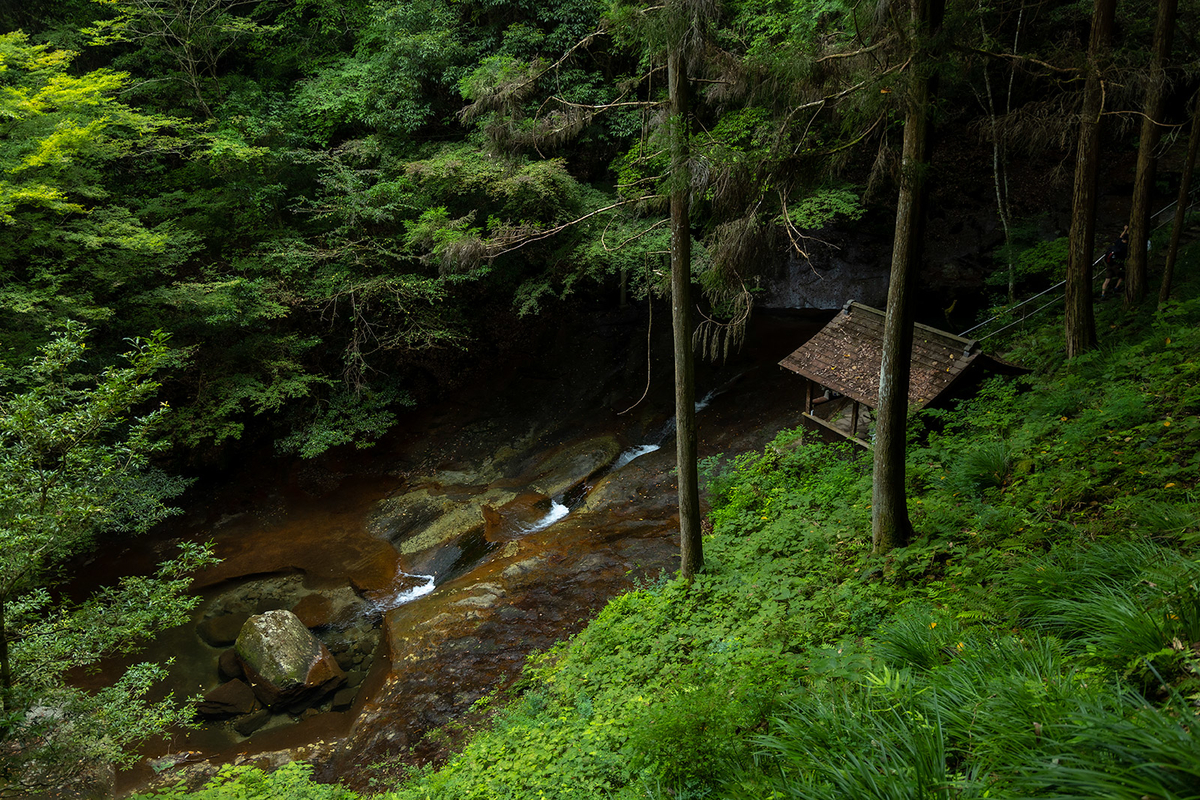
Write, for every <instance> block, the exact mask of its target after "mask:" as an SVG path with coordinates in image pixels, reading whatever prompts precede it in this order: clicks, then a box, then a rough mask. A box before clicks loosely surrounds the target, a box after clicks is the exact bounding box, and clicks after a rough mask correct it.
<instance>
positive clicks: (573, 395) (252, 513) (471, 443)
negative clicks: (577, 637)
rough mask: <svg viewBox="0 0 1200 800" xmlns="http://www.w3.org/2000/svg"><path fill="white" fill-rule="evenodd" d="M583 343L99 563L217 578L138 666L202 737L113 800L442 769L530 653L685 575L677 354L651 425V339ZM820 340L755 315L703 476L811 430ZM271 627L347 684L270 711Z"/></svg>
mask: <svg viewBox="0 0 1200 800" xmlns="http://www.w3.org/2000/svg"><path fill="white" fill-rule="evenodd" d="M589 322H590V324H588V325H587V326H574V327H572V328H570V329H568V330H567V331H566V332H565V333H564V332H563V331H561V330H560V331H558V332H556V333H555V334H554V338H553V341H551V342H548V343H546V345H545V347H544V348H543V349H542V350H541V352H542V354H543V357H541V358H538V359H529V360H526V361H525V362H524V363H522V364H519V365H516V366H515V367H513V368H512V369H510V370H509V371H508V372H507V374H506V375H505V376H504V377H503V378H502V379H501V378H499V377H496V376H493V378H494V379H493V380H491V381H490V382H487V383H480V384H476V385H474V386H471V387H469V389H468V390H467V391H465V392H464V393H463V394H462V395H460V396H459V397H457V398H456V399H455V400H454V401H453V402H452V403H446V404H445V405H443V406H441V407H438V408H427V409H425V410H422V411H418V412H416V413H413V414H411V415H409V417H408V418H407V419H406V420H405V424H404V425H403V426H401V427H399V428H398V429H397V430H396V431H394V432H393V433H392V434H390V435H389V437H387V439H386V440H385V441H383V442H381V443H380V444H378V445H376V446H375V447H373V448H371V449H368V450H361V451H356V450H353V449H349V448H347V449H345V450H343V451H340V452H337V453H333V454H330V455H328V456H327V457H324V458H322V459H319V460H316V461H312V462H292V461H283V460H278V459H271V458H268V457H265V456H264V457H262V458H261V459H260V460H257V461H254V462H253V463H248V464H246V465H245V467H244V468H243V469H242V470H241V471H240V472H239V474H237V475H235V476H234V477H233V480H231V481H230V482H229V483H227V484H225V485H223V486H221V487H218V488H216V489H215V490H214V491H212V492H211V493H210V494H209V496H208V497H207V499H206V502H202V503H197V505H196V506H194V507H193V508H191V509H190V510H189V513H188V515H187V516H186V517H184V518H182V519H180V520H177V521H176V522H175V523H174V525H173V526H172V527H170V528H164V529H163V530H162V531H160V532H159V533H158V534H157V535H156V537H155V538H153V539H151V540H149V544H150V546H149V547H136V548H135V547H131V548H130V549H129V550H127V551H126V552H125V553H109V554H106V555H105V558H108V559H113V561H112V562H111V563H114V564H115V563H119V564H120V565H121V568H122V570H132V569H137V568H138V567H139V564H144V565H149V564H151V563H153V561H154V560H155V558H156V556H157V555H158V554H160V553H162V552H166V551H167V550H168V549H169V548H170V547H171V545H172V543H173V542H174V541H177V540H179V539H182V538H192V539H195V538H212V540H213V541H214V543H215V546H216V550H217V553H218V555H219V556H220V557H221V558H222V559H223V560H222V562H221V563H220V564H218V565H216V566H214V567H212V568H211V569H208V570H206V571H205V572H203V573H202V574H200V575H199V576H197V580H196V583H195V590H196V591H197V592H199V593H200V594H201V595H202V597H203V601H202V603H201V605H200V607H199V608H198V609H197V612H196V613H195V615H194V617H193V621H192V623H191V624H189V625H186V626H182V627H181V628H179V629H176V630H174V631H170V632H168V633H167V635H166V636H164V637H163V638H162V639H161V640H160V641H158V642H157V643H156V644H155V647H154V648H152V649H151V651H150V652H149V653H147V654H143V655H141V656H140V657H139V658H142V659H145V658H147V657H148V658H152V659H162V658H165V657H167V656H171V657H174V659H175V664H174V666H173V668H172V680H171V685H170V686H168V687H165V688H166V689H170V690H173V691H175V692H176V693H177V694H185V695H193V694H197V693H199V694H202V695H206V696H207V698H208V699H207V700H206V705H205V706H203V707H202V710H203V712H204V713H205V715H206V719H205V721H204V722H203V724H202V725H201V726H200V728H199V729H197V730H193V731H179V732H177V733H175V734H174V735H173V736H171V737H169V738H164V739H162V740H158V741H155V742H152V743H150V744H149V745H148V746H147V747H146V748H145V751H144V752H145V755H146V759H145V760H144V761H143V763H142V764H141V765H140V766H139V767H137V768H136V769H134V770H131V771H129V772H126V773H122V774H121V775H119V776H118V778H117V789H118V791H124V792H128V791H130V790H133V789H136V788H141V787H145V786H147V785H157V784H161V783H163V782H169V781H174V780H177V779H178V778H180V777H183V778H184V779H186V780H188V781H189V782H192V783H196V782H199V781H201V780H203V779H204V778H205V777H206V776H208V775H211V774H213V773H214V772H215V771H216V769H217V768H218V767H219V765H220V764H223V763H253V764H257V765H259V766H262V767H267V768H270V767H272V766H276V765H278V764H280V763H283V762H285V761H287V760H291V759H296V758H305V759H310V760H312V761H313V762H314V763H315V764H316V765H317V769H318V775H319V776H320V777H322V778H323V779H328V780H343V781H345V782H347V783H348V784H350V785H353V786H365V785H366V783H367V781H368V780H369V778H370V776H371V774H372V773H371V771H370V769H369V765H371V764H373V763H377V762H380V761H383V760H385V759H394V758H401V759H404V760H408V761H414V762H420V761H423V760H428V759H430V758H436V757H437V756H438V755H439V754H440V753H439V749H438V748H439V746H440V745H439V744H437V743H436V742H435V741H434V740H431V739H430V738H428V736H427V735H428V734H429V733H430V732H431V731H433V730H435V729H438V728H439V727H441V726H443V725H444V724H446V723H447V722H450V721H452V720H454V719H456V718H457V717H459V716H460V715H462V714H464V713H465V712H466V711H467V710H468V709H469V708H470V707H471V705H472V704H473V703H474V702H475V701H476V700H478V699H479V698H481V697H483V696H484V695H485V694H487V693H488V692H491V691H493V690H494V689H496V688H499V687H502V686H504V685H505V684H507V683H509V682H511V681H512V680H514V679H515V678H516V677H518V676H519V674H520V671H521V667H522V665H523V664H524V661H525V659H526V657H527V656H528V654H529V653H530V652H532V651H533V650H536V649H542V648H545V647H548V646H550V645H551V644H553V643H554V642H555V641H558V640H560V639H562V638H563V637H565V636H568V635H570V634H571V633H573V632H575V631H577V630H579V629H580V628H581V627H582V626H583V625H584V624H585V623H586V621H587V620H588V619H589V618H590V617H591V616H592V615H593V614H594V613H595V612H596V611H597V610H598V609H599V608H600V607H602V606H603V604H604V603H606V602H607V600H608V599H609V598H611V597H612V596H614V595H615V594H617V593H620V592H622V591H625V590H627V589H628V588H630V587H631V586H632V585H633V582H634V581H635V580H639V579H644V578H647V577H652V576H655V575H657V574H660V573H662V572H663V571H667V572H671V571H674V570H675V569H677V567H678V517H677V513H676V508H675V491H676V486H675V478H674V473H673V471H674V438H673V425H672V421H671V418H670V410H671V408H672V402H671V383H670V381H671V368H670V349H669V340H667V339H664V338H663V337H659V338H657V339H656V340H655V341H654V347H653V350H652V352H651V362H652V363H651V379H650V390H649V392H648V394H647V397H646V399H645V400H643V401H642V402H641V403H638V404H635V401H637V399H638V396H639V395H640V394H641V392H642V389H643V388H644V387H645V385H646V350H645V335H646V334H645V328H644V327H642V326H641V325H640V324H639V320H637V319H636V318H634V319H631V318H630V317H628V316H618V317H614V318H612V319H610V320H608V321H607V323H606V324H596V323H595V320H590V321H589ZM820 322H821V320H820V319H814V318H812V317H811V316H804V315H797V314H786V315H761V316H760V317H759V319H758V320H757V321H756V323H755V326H754V328H753V329H752V331H751V336H750V339H749V342H748V345H747V347H746V349H745V350H744V351H743V352H742V353H741V354H740V355H738V356H737V357H735V358H734V359H731V361H730V363H728V364H725V365H722V366H721V367H719V368H718V367H711V366H706V367H703V368H702V369H701V373H700V376H699V384H698V385H699V386H700V389H699V390H698V394H700V395H701V405H702V410H701V412H700V413H699V415H698V424H699V435H700V443H701V455H711V454H713V453H718V452H721V453H728V454H732V453H738V452H743V451H745V450H747V449H750V448H757V447H761V446H762V445H763V444H764V443H765V442H766V441H769V440H770V438H771V437H773V436H774V434H775V433H776V432H777V431H778V430H779V429H781V428H783V427H791V426H795V425H797V424H799V421H800V419H801V415H800V412H801V407H800V406H801V401H800V393H801V387H800V386H799V385H798V381H795V380H794V376H793V375H791V373H788V372H786V371H784V370H781V369H780V368H779V367H777V366H776V364H777V362H778V360H779V359H780V358H782V357H783V355H785V354H786V353H788V352H790V351H791V350H792V349H794V348H795V347H796V346H798V345H799V344H800V343H801V342H802V341H803V340H804V339H805V338H806V337H807V336H809V335H811V333H812V332H813V331H814V330H815V329H816V328H817V327H819V325H820ZM666 333H667V335H668V336H669V332H666ZM630 406H634V407H633V409H632V410H630V411H628V412H627V413H620V412H623V411H625V410H626V409H628V408H629V407H630ZM136 544H137V545H145V544H147V542H146V540H142V541H140V542H137V543H136ZM98 566H101V567H103V564H100V565H98ZM105 571H106V570H105V569H104V568H101V569H99V570H94V572H96V574H100V575H103V574H104V573H105ZM108 571H109V572H111V571H113V570H112V569H109V570H108ZM268 612H278V613H287V614H289V615H293V616H294V618H295V619H297V620H298V621H299V622H298V624H299V625H300V627H301V628H303V629H306V630H307V631H310V632H311V634H312V635H313V636H314V637H315V638H314V641H316V642H318V643H319V647H317V646H315V645H314V647H317V649H314V650H312V652H313V653H314V654H317V655H319V650H320V649H321V648H323V649H324V650H325V651H326V652H327V654H328V657H329V658H328V664H327V666H328V667H331V668H332V669H333V670H335V671H336V673H337V675H336V676H335V677H336V678H337V679H336V680H331V681H328V682H325V683H323V684H322V687H321V688H320V689H319V690H315V691H312V692H308V693H301V694H302V695H303V696H302V697H301V699H296V700H295V701H294V702H291V701H289V702H276V703H273V704H272V703H271V702H269V701H268V697H267V696H264V694H263V692H262V691H261V690H260V689H259V687H257V686H256V685H255V683H256V677H255V675H254V674H253V670H249V671H248V670H247V669H246V664H245V663H244V660H245V659H244V658H241V657H239V656H238V654H237V648H236V647H235V642H236V641H237V639H238V637H239V636H241V635H243V632H244V631H246V630H247V629H248V626H252V625H253V624H254V623H255V620H257V619H260V616H261V615H264V614H267V613H268ZM314 658H316V656H314ZM318 660H320V659H318ZM314 663H316V662H315V661H314ZM117 666H118V665H111V669H110V673H111V672H113V671H115V669H116V667H117ZM322 674H324V673H322ZM330 674H333V673H332V672H331V673H330ZM105 677H106V676H105V675H104V674H103V673H102V674H101V675H100V676H98V678H96V679H95V680H96V682H97V683H100V682H103V680H104V679H105ZM240 686H246V687H248V688H250V691H248V692H247V691H245V690H243V689H242V688H240ZM298 697H299V695H298Z"/></svg>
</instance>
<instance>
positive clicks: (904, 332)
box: [871, 0, 945, 553]
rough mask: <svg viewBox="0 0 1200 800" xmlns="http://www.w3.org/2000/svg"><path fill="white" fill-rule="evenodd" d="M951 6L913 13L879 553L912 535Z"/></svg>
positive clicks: (878, 465)
mask: <svg viewBox="0 0 1200 800" xmlns="http://www.w3.org/2000/svg"><path fill="white" fill-rule="evenodd" d="M944 11H945V0H915V2H914V4H913V7H912V11H911V23H912V32H913V42H914V52H913V65H912V76H911V82H910V84H909V89H908V97H907V101H908V103H907V105H908V107H907V109H906V110H905V118H904V145H903V150H902V153H901V167H900V194H899V197H898V199H897V201H896V233H895V239H894V241H893V245H892V270H891V275H890V277H889V280H888V298H887V316H886V317H885V319H884V324H883V360H882V362H881V364H880V367H879V409H878V413H877V416H876V427H875V471H874V481H873V488H872V498H871V538H872V542H873V543H874V547H875V552H876V553H885V552H887V551H888V550H891V549H892V548H893V547H903V546H904V545H905V544H907V542H908V538H909V534H910V533H911V532H912V524H911V523H910V522H909V519H908V499H907V497H906V493H905V488H904V458H905V428H906V424H907V421H908V378H909V367H910V363H909V361H910V358H911V355H912V337H913V319H912V309H911V303H910V302H909V288H910V284H911V283H912V276H913V274H914V273H915V272H916V269H917V263H918V261H919V259H920V251H921V232H922V230H921V229H922V225H921V217H922V200H923V195H924V188H925V182H926V178H927V173H928V171H929V112H930V102H931V98H932V94H933V93H932V87H931V86H930V82H931V78H932V75H931V72H932V65H931V64H930V62H931V61H932V59H933V57H934V55H935V54H934V53H933V51H932V50H931V44H932V43H931V41H930V39H929V37H930V36H931V35H935V34H936V33H937V31H938V29H939V28H940V27H941V24H942V16H943V14H944Z"/></svg>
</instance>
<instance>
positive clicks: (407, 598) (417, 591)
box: [372, 572, 434, 614]
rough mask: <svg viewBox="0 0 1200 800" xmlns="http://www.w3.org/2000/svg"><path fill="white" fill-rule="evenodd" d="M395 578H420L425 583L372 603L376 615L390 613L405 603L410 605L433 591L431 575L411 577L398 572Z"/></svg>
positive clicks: (408, 574) (405, 573)
mask: <svg viewBox="0 0 1200 800" xmlns="http://www.w3.org/2000/svg"><path fill="white" fill-rule="evenodd" d="M396 577H397V578H401V577H403V578H420V579H421V580H423V581H425V583H423V584H420V585H418V586H413V587H412V588H410V589H404V590H402V591H399V592H396V593H395V594H392V595H388V596H386V597H382V598H380V599H378V600H376V601H374V602H373V603H372V605H373V606H374V607H375V608H374V610H375V612H376V613H380V614H382V613H384V612H387V611H391V610H392V609H393V608H398V607H399V606H402V605H404V604H405V603H411V602H412V601H413V600H416V599H417V598H418V597H424V596H425V595H427V594H429V593H430V592H432V591H433V589H434V585H433V584H434V577H433V576H432V575H412V574H410V573H407V572H398V573H396Z"/></svg>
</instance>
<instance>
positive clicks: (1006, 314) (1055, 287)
mask: <svg viewBox="0 0 1200 800" xmlns="http://www.w3.org/2000/svg"><path fill="white" fill-rule="evenodd" d="M1178 204H1179V201H1178V200H1172V201H1171V202H1170V203H1168V204H1167V205H1165V206H1163V207H1162V208H1160V209H1159V210H1158V211H1155V212H1154V213H1153V214H1151V215H1150V219H1151V220H1153V219H1156V218H1157V217H1158V216H1159V215H1160V214H1162V213H1163V212H1165V211H1169V210H1170V209H1172V208H1174V207H1175V206H1176V205H1178ZM1196 205H1197V203H1196V202H1195V201H1193V202H1192V203H1191V204H1190V205H1189V206H1188V207H1187V210H1188V211H1191V210H1192V209H1193V208H1195V207H1196ZM1169 222H1171V220H1170V219H1168V220H1164V221H1163V222H1160V223H1159V224H1158V225H1157V226H1155V228H1154V230H1158V229H1159V228H1161V227H1163V226H1164V225H1166V224H1168V223H1169ZM1106 252H1107V251H1106ZM1103 260H1104V256H1103V255H1101V256H1099V257H1098V258H1097V259H1096V260H1095V261H1093V262H1092V268H1093V269H1095V267H1096V265H1097V264H1099V263H1100V262H1101V261H1103ZM1101 277H1103V276H1102V275H1096V276H1093V278H1092V284H1093V285H1094V284H1095V283H1096V282H1097V281H1099V280H1100V278H1101ZM1066 284H1067V282H1066V281H1059V282H1058V283H1056V284H1054V285H1053V286H1051V287H1050V288H1049V289H1045V290H1043V291H1041V292H1038V293H1037V294H1035V295H1033V296H1032V297H1030V298H1027V299H1025V300H1022V301H1021V302H1019V303H1017V304H1016V305H1014V306H1012V307H1011V308H1007V309H1005V310H1004V311H1002V312H1001V313H999V314H996V315H994V316H992V317H989V318H988V319H986V320H984V321H983V322H981V323H979V324H978V325H976V326H974V327H972V328H967V329H966V330H965V331H963V332H962V333H960V334H959V336H961V337H963V338H964V339H965V338H967V334H969V333H973V332H974V331H977V330H979V329H980V328H986V327H987V326H988V325H991V324H992V323H993V322H996V321H997V320H1000V319H1001V318H1009V317H1010V316H1011V315H1012V314H1013V312H1015V311H1016V310H1017V309H1019V308H1022V307H1024V306H1026V305H1028V304H1029V303H1032V302H1033V301H1034V300H1037V299H1038V298H1039V297H1044V296H1046V295H1048V294H1050V293H1051V292H1056V291H1058V290H1059V289H1061V288H1062V287H1063V286H1066ZM1064 297H1066V293H1065V292H1064V293H1063V294H1061V295H1058V296H1056V297H1055V298H1054V299H1052V300H1051V301H1050V302H1049V303H1046V304H1044V305H1042V306H1040V307H1038V308H1036V309H1034V310H1033V311H1030V312H1028V313H1025V314H1022V315H1021V318H1020V319H1018V320H1015V321H1013V322H1010V323H1009V324H1007V325H1005V326H1004V327H1002V328H997V329H996V330H994V331H991V332H990V333H986V334H984V335H983V336H978V337H976V339H977V340H978V341H983V340H984V339H987V338H989V337H991V336H995V335H996V334H998V333H1003V332H1004V331H1006V330H1008V329H1009V328H1011V327H1013V326H1014V325H1020V324H1021V323H1022V322H1025V321H1026V320H1027V319H1029V318H1030V317H1032V316H1034V315H1035V314H1038V313H1040V312H1042V311H1045V310H1046V309H1047V308H1049V307H1050V306H1052V305H1055V304H1056V303H1058V301H1060V300H1062V299H1063V298H1064Z"/></svg>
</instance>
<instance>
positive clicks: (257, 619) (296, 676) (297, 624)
mask: <svg viewBox="0 0 1200 800" xmlns="http://www.w3.org/2000/svg"><path fill="white" fill-rule="evenodd" d="M235 648H236V650H237V654H238V658H239V659H240V660H241V662H242V669H243V670H244V671H245V675H246V678H247V680H248V681H249V682H250V686H251V688H253V689H254V694H255V696H256V697H258V699H259V701H260V702H261V703H262V704H263V705H264V706H266V707H267V708H270V709H273V710H274V709H287V710H289V711H292V712H293V713H298V712H299V711H302V710H303V709H305V708H307V707H308V706H311V705H313V704H314V703H315V702H317V701H319V700H320V699H321V698H322V697H324V696H325V695H327V694H329V693H330V692H333V691H336V690H337V689H338V688H340V687H341V686H342V684H344V683H345V682H346V674H345V673H344V672H342V668H341V667H339V666H338V664H337V661H335V660H334V658H333V655H332V654H331V653H330V652H329V648H327V647H326V646H325V645H324V644H322V643H321V641H320V640H319V639H317V638H316V637H315V636H313V635H312V633H311V632H309V630H308V628H306V627H304V623H303V622H301V621H300V618H299V617H297V616H296V615H295V614H293V613H292V612H291V611H268V612H267V613H265V614H259V615H257V616H253V617H250V619H248V620H246V624H245V625H244V626H242V632H241V633H240V634H238V638H237V643H236V645H235Z"/></svg>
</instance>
